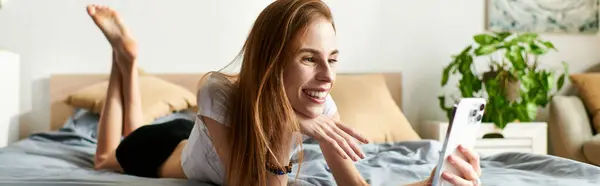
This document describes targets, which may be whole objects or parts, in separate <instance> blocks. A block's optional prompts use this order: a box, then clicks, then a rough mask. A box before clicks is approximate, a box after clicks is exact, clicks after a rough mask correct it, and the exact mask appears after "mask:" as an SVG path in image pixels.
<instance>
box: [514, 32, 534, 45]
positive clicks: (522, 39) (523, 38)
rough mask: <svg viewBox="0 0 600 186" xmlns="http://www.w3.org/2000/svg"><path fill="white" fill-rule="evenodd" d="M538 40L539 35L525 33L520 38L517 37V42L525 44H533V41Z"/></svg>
mask: <svg viewBox="0 0 600 186" xmlns="http://www.w3.org/2000/svg"><path fill="white" fill-rule="evenodd" d="M537 38H538V34H536V33H524V34H521V35H519V36H517V38H515V39H516V41H520V42H524V43H531V42H533V41H535V40H536V39H537Z"/></svg>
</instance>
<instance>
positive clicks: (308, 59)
mask: <svg viewBox="0 0 600 186" xmlns="http://www.w3.org/2000/svg"><path fill="white" fill-rule="evenodd" d="M304 61H308V62H315V58H313V57H305V58H304Z"/></svg>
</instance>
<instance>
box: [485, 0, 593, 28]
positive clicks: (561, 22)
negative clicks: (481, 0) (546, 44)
mask: <svg viewBox="0 0 600 186" xmlns="http://www.w3.org/2000/svg"><path fill="white" fill-rule="evenodd" d="M599 2H600V0H487V2H486V9H487V10H486V13H487V15H486V27H487V29H488V30H490V31H495V32H496V31H497V32H500V31H510V32H536V33H569V34H596V33H598V30H599V29H598V21H599V15H598V4H599Z"/></svg>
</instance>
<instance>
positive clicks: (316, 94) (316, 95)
mask: <svg viewBox="0 0 600 186" xmlns="http://www.w3.org/2000/svg"><path fill="white" fill-rule="evenodd" d="M302 92H304V94H306V95H307V96H308V97H310V98H313V99H317V100H324V99H325V97H326V96H327V91H316V90H307V89H304V90H302Z"/></svg>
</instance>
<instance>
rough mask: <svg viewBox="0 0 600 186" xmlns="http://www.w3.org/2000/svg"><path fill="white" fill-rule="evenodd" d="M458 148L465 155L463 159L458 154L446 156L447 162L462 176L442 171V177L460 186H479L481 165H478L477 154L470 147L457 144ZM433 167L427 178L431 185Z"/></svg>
mask: <svg viewBox="0 0 600 186" xmlns="http://www.w3.org/2000/svg"><path fill="white" fill-rule="evenodd" d="M458 150H459V151H460V152H461V153H462V154H463V155H464V156H465V158H466V160H465V159H462V158H460V157H458V156H453V155H450V156H448V162H449V163H450V164H452V166H454V168H455V169H456V170H458V171H459V172H460V173H462V175H463V177H460V176H458V175H455V174H452V173H449V172H442V179H444V180H446V181H448V182H449V183H451V184H452V185H460V186H479V185H481V183H480V180H479V177H480V176H481V167H480V165H479V155H477V153H475V152H473V151H472V150H470V149H467V148H465V147H463V146H462V145H459V146H458ZM434 172H435V169H433V171H431V176H430V177H429V179H428V180H427V183H428V185H431V181H432V180H431V179H432V177H433V175H434Z"/></svg>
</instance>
